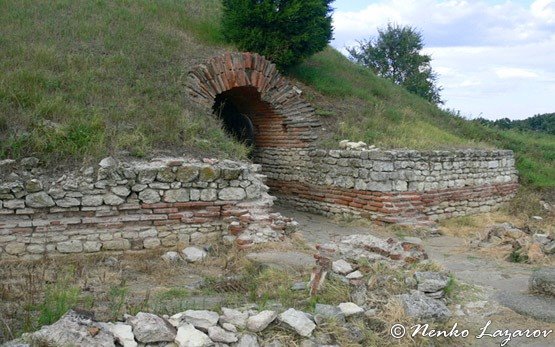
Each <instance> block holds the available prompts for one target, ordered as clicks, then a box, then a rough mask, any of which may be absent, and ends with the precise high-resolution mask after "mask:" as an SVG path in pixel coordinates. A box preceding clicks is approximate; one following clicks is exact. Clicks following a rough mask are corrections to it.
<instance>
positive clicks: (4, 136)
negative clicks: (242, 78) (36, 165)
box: [0, 0, 246, 163]
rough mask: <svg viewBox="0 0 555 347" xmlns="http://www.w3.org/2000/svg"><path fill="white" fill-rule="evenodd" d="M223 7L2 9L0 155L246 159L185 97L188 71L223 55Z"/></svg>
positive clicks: (42, 5)
mask: <svg viewBox="0 0 555 347" xmlns="http://www.w3.org/2000/svg"><path fill="white" fill-rule="evenodd" d="M219 4H220V2H219V1H217V0H204V1H202V2H198V1H192V0H187V1H179V0H165V1H157V2H152V1H146V0H144V1H143V0H139V1H123V0H117V1H107V0H106V1H105V0H95V1H89V0H75V1H73V0H72V1H67V0H55V1H50V0H48V1H46V0H43V1H26V0H23V1H19V0H4V1H2V2H1V7H2V11H0V47H1V49H0V71H1V73H0V140H1V141H0V157H2V158H5V157H15V158H17V157H21V156H27V155H36V156H39V157H42V158H45V159H50V160H51V161H52V162H54V163H56V162H58V161H60V160H62V159H63V158H68V157H72V158H75V159H80V158H83V157H93V158H98V157H100V156H104V155H106V154H108V153H115V152H118V151H122V150H123V151H127V152H129V153H130V154H132V155H136V156H143V155H146V154H147V153H148V152H149V151H150V150H152V149H157V148H166V149H169V148H171V149H172V150H173V151H174V152H181V153H183V152H190V151H193V152H202V153H203V154H209V153H215V154H218V155H222V156H227V157H240V158H243V157H245V155H246V149H245V148H243V147H242V146H241V145H239V144H236V143H234V142H233V141H232V140H231V139H229V138H228V137H227V136H226V135H225V134H224V133H223V131H222V130H221V128H220V126H219V123H218V122H217V121H215V120H213V119H211V118H210V117H207V114H205V112H203V111H201V110H199V109H197V108H195V106H194V105H191V104H189V103H188V102H187V100H186V99H185V98H184V95H183V94H184V84H185V78H186V76H187V72H188V71H189V69H190V67H191V65H192V64H196V63H199V62H201V61H202V60H204V59H206V58H207V57H209V56H211V55H213V54H215V53H216V52H218V50H220V49H221V48H220V47H217V46H215V45H216V44H221V42H222V39H221V33H220V29H219V20H218V17H217V16H214V15H212V14H213V13H214V11H218V8H219V6H220V5H219ZM200 42H202V44H200Z"/></svg>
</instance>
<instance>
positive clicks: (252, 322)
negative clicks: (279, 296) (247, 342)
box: [247, 310, 277, 333]
mask: <svg viewBox="0 0 555 347" xmlns="http://www.w3.org/2000/svg"><path fill="white" fill-rule="evenodd" d="M276 317H277V313H276V312H275V311H270V310H266V311H262V312H260V313H259V314H256V315H254V316H251V317H249V319H248V320H247V329H249V330H250V331H252V332H255V333H257V332H260V331H262V330H264V329H266V327H267V326H268V325H269V324H270V323H272V322H273V321H274V320H275V319H276Z"/></svg>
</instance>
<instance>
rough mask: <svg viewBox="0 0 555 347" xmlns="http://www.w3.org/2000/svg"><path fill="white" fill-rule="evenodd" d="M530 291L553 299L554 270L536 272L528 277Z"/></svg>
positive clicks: (545, 269)
mask: <svg viewBox="0 0 555 347" xmlns="http://www.w3.org/2000/svg"><path fill="white" fill-rule="evenodd" d="M529 287H530V291H531V292H535V293H540V294H545V295H551V296H554V297H555V268H544V269H539V270H536V271H534V272H533V273H532V275H531V276H530V284H529Z"/></svg>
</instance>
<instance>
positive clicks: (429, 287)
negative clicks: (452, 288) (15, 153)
mask: <svg viewBox="0 0 555 347" xmlns="http://www.w3.org/2000/svg"><path fill="white" fill-rule="evenodd" d="M414 277H415V278H416V282H417V283H418V290H419V291H421V292H424V293H434V292H437V291H440V290H443V289H444V288H445V287H447V284H449V276H447V275H446V274H443V273H440V272H432V271H425V272H415V273H414Z"/></svg>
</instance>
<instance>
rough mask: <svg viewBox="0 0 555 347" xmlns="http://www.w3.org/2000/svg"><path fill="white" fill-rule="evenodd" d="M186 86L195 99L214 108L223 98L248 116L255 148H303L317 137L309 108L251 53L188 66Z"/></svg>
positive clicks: (268, 65)
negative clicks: (253, 130) (190, 67)
mask: <svg viewBox="0 0 555 347" xmlns="http://www.w3.org/2000/svg"><path fill="white" fill-rule="evenodd" d="M187 91H188V94H189V96H190V97H191V98H192V99H193V100H194V101H196V102H198V103H200V104H203V105H205V106H208V107H214V105H215V102H216V99H217V98H218V97H220V98H221V97H222V96H224V97H226V98H229V99H231V100H233V103H234V104H236V105H237V107H238V108H239V109H240V110H241V112H242V113H245V114H247V115H248V117H249V118H250V119H251V121H252V123H253V125H254V128H255V134H254V142H255V145H256V147H257V149H260V148H284V147H285V148H306V147H310V146H311V143H312V142H313V141H314V140H315V139H316V138H317V135H316V133H315V131H314V129H315V128H317V127H319V126H320V123H319V122H318V120H317V119H316V117H315V116H314V109H313V108H312V106H310V104H309V103H308V102H306V101H305V100H304V99H303V98H302V97H301V92H300V90H299V89H298V88H296V87H294V86H293V85H292V84H291V83H290V82H289V81H288V80H287V79H286V78H285V77H283V76H282V75H281V74H280V73H279V72H278V71H277V69H276V66H275V64H273V63H271V62H270V61H268V60H266V59H265V58H264V57H263V56H260V55H259V54H256V53H230V52H228V53H225V54H222V55H218V56H215V57H212V58H211V59H209V60H208V61H206V62H205V63H204V64H200V65H198V66H196V67H194V68H193V69H192V70H191V71H190V72H189V75H188V81H187Z"/></svg>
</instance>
